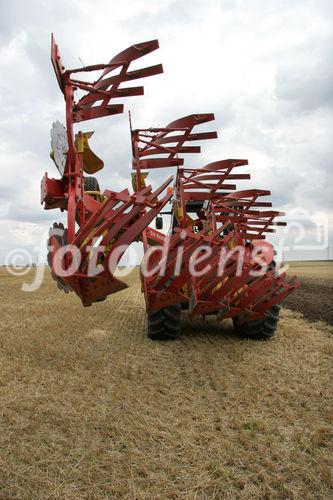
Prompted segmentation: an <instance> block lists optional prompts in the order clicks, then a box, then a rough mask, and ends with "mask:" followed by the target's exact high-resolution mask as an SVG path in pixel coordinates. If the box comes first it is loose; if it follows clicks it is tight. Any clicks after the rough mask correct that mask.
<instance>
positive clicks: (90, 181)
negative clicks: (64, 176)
mask: <svg viewBox="0 0 333 500" xmlns="http://www.w3.org/2000/svg"><path fill="white" fill-rule="evenodd" d="M83 180H84V191H100V188H99V184H98V180H97V179H96V177H84V179H83Z"/></svg>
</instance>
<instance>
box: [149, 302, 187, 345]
mask: <svg viewBox="0 0 333 500" xmlns="http://www.w3.org/2000/svg"><path fill="white" fill-rule="evenodd" d="M180 315H181V307H180V304H177V305H175V306H168V307H164V308H163V309H160V310H159V311H156V312H154V313H152V314H148V333H147V336H148V338H149V339H150V340H174V339H177V338H178V337H179V336H180V331H181V326H180Z"/></svg>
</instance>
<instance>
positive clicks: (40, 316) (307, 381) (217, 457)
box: [0, 270, 333, 499]
mask: <svg viewBox="0 0 333 500" xmlns="http://www.w3.org/2000/svg"><path fill="white" fill-rule="evenodd" d="M130 281H131V282H132V285H133V286H131V288H129V289H128V290H125V291H123V292H120V293H118V294H116V295H114V296H112V297H110V298H109V299H108V300H107V301H105V302H101V303H99V304H96V305H94V306H93V307H91V308H87V309H84V308H82V307H81V305H80V304H79V301H78V299H77V298H76V297H74V295H70V296H65V295H64V294H63V293H61V292H58V291H57V290H56V286H55V284H54V282H52V281H51V279H50V278H49V277H48V278H47V280H46V282H45V284H44V286H43V288H42V289H41V290H39V291H38V292H36V293H33V294H28V293H23V292H21V291H20V290H19V284H20V282H21V280H20V279H18V278H13V277H10V276H8V275H7V274H6V271H5V270H0V287H1V288H0V296H1V301H2V320H1V335H0V350H1V357H0V363H1V366H0V368H1V385H0V397H1V428H0V440H1V461H0V498H5V499H7V498H29V499H30V498H40V499H46V498H52V499H53V498H61V499H63V498H66V499H78V498H87V499H103V498H128V499H166V498H170V499H175V498H184V499H195V498H196V499H204V498H209V499H210V498H216V499H220V498H232V499H234V498H279V499H280V498H282V499H283V498H285V499H290V498H299V499H304V498H311V499H312V498H329V497H330V495H331V494H332V488H333V481H332V476H331V470H332V469H331V467H332V456H331V444H332V427H331V423H332V420H331V417H332V415H331V414H330V411H331V407H330V396H331V394H329V391H330V387H331V382H332V378H331V377H332V353H333V341H332V336H331V335H330V333H332V328H330V327H328V326H326V325H325V324H324V323H312V324H310V323H307V322H306V321H304V320H303V319H302V318H301V317H300V315H297V313H291V312H290V311H288V310H284V312H283V315H282V321H281V323H280V330H279V333H278V336H277V338H276V339H275V340H273V341H272V342H267V343H257V342H250V341H241V340H239V339H238V338H236V337H235V336H233V334H232V330H231V329H230V327H229V326H228V325H224V326H221V325H217V324H216V323H215V321H213V320H209V321H206V322H203V321H201V320H196V321H194V322H191V323H190V322H188V321H187V320H186V319H184V334H183V337H182V338H181V340H178V341H176V342H173V343H166V342H163V343H152V342H150V341H148V340H147V339H146V337H145V313H144V303H143V298H142V295H141V293H140V290H139V287H138V284H137V276H136V274H135V273H134V274H133V275H132V276H131V277H130Z"/></svg>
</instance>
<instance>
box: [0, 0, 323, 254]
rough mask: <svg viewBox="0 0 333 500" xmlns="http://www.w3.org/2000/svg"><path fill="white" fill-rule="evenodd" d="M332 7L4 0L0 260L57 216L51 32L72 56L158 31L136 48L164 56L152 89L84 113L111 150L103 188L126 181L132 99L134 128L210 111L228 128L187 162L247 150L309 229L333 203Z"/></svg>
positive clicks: (71, 62)
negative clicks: (50, 207)
mask: <svg viewBox="0 0 333 500" xmlns="http://www.w3.org/2000/svg"><path fill="white" fill-rule="evenodd" d="M332 14H333V2H332V1H331V0H326V1H324V0H317V1H315V0H313V1H309V0H308V1H307V0H293V1H290V0H289V1H285V0H279V1H278V0H275V1H272V0H248V1H245V0H243V1H241V0H239V1H237V0H235V1H234V0H220V1H219V0H206V1H204V0H198V1H182V0H178V1H169V0H164V1H163V2H162V1H152V0H151V1H149V2H147V1H140V0H135V1H132V0H121V1H115V0H101V1H100V0H97V1H95V2H91V1H87V0H67V1H65V0H57V1H52V0H48V1H46V0H30V1H29V2H25V1H19V0H11V1H10V2H8V1H4V0H0V74H1V80H0V110H1V112H0V165H1V177H0V185H1V198H0V219H1V220H0V263H2V262H3V261H4V259H5V255H6V254H7V253H8V252H9V251H10V250H11V249H13V248H15V247H17V246H19V247H22V248H25V249H27V250H28V251H29V252H34V251H33V247H34V245H37V244H38V242H39V239H40V237H41V234H42V233H43V232H44V231H45V229H46V228H48V227H49V225H50V223H51V222H52V221H57V220H61V217H60V215H59V212H58V211H49V212H45V211H44V210H43V208H42V207H41V205H40V180H41V177H42V176H43V174H44V172H45V171H48V173H49V176H54V177H56V176H57V171H56V169H55V167H54V165H53V163H52V161H51V160H50V158H49V152H50V135H49V131H50V127H51V124H52V121H54V120H60V121H62V122H64V101H63V98H62V94H61V93H60V91H59V88H58V85H57V82H56V79H55V77H54V74H53V70H52V67H51V63H50V54H49V52H50V33H51V32H52V31H53V32H54V34H55V36H56V39H57V42H58V44H59V47H60V51H61V54H62V59H63V62H64V63H65V65H66V67H79V66H80V65H81V63H80V61H79V58H81V60H82V61H83V63H84V64H85V65H88V64H95V63H100V62H108V61H109V60H110V59H111V57H113V56H114V55H115V54H117V53H118V52H120V51H121V50H123V49H124V48H126V47H128V46H130V45H133V44H135V43H137V42H143V41H146V40H151V39H154V38H158V40H159V42H160V49H159V50H158V51H156V52H153V53H152V54H150V55H149V56H147V57H145V58H143V59H141V61H140V66H141V67H143V66H148V65H151V64H157V63H162V64H163V66H164V74H162V75H158V76H154V77H151V78H148V79H144V80H141V81H142V83H143V84H144V85H145V96H143V97H134V98H133V97H132V98H127V99H124V100H123V101H121V102H124V104H125V113H124V114H123V115H117V116H115V117H109V118H103V119H100V120H97V121H91V122H84V123H83V124H81V125H80V129H82V130H95V131H96V133H95V135H94V137H93V138H92V140H91V146H92V148H93V150H94V151H95V152H96V153H97V154H98V155H99V156H101V157H102V158H103V160H104V161H105V168H104V171H103V173H102V174H101V175H100V176H99V178H100V180H101V185H102V187H103V188H111V189H121V188H123V187H126V186H128V185H129V178H130V160H131V158H130V140H129V132H128V120H127V110H128V109H131V111H132V116H133V120H134V126H136V127H149V126H164V125H166V124H167V123H168V122H170V121H172V120H174V119H176V118H178V117H181V116H184V115H188V114H191V113H209V112H214V113H215V116H216V121H215V123H214V122H213V123H211V124H209V125H210V126H209V127H206V129H207V130H208V129H210V130H214V129H216V130H217V131H218V134H219V139H218V140H214V141H206V143H203V144H202V146H203V147H202V154H201V155H200V157H199V156H197V157H196V158H190V159H189V162H188V163H187V165H188V166H193V165H194V166H200V165H204V164H206V163H208V162H211V161H215V160H220V159H224V158H247V159H248V160H249V167H248V170H246V169H244V172H245V171H249V172H251V174H252V181H251V186H253V187H257V188H268V189H271V190H272V195H273V196H272V198H273V202H274V206H276V208H279V209H282V210H285V211H288V212H289V213H293V212H294V211H295V210H306V211H307V214H306V218H307V221H306V228H307V234H306V239H307V241H310V240H311V239H312V238H313V235H314V223H313V221H314V220H316V218H318V217H320V216H324V217H326V216H330V217H331V215H332V198H333V197H332V167H333V165H332V163H333V159H332V158H333V146H332V131H333V118H332V105H333V65H332V54H333V38H332V31H333V29H332V26H333V22H332V21H333V15H332ZM140 84H141V82H140V83H139V85H140ZM245 186H246V184H245V183H243V184H240V185H239V188H243V187H245ZM330 220H331V222H330V223H331V225H332V217H331V219H330ZM33 260H36V254H34V259H33Z"/></svg>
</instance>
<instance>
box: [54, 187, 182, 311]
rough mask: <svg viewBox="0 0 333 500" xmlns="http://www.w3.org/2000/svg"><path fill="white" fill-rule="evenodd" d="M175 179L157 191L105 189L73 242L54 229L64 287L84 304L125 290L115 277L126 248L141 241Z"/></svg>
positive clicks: (56, 265) (56, 268)
mask: <svg viewBox="0 0 333 500" xmlns="http://www.w3.org/2000/svg"><path fill="white" fill-rule="evenodd" d="M171 180H172V178H169V179H168V180H167V181H165V182H164V183H163V184H162V185H161V186H160V187H159V188H158V189H157V190H155V191H152V190H151V186H148V187H146V188H144V189H143V190H141V191H139V192H137V193H136V194H134V195H130V194H129V193H128V191H127V190H124V191H122V192H119V193H118V192H114V191H105V192H104V197H105V199H104V201H103V202H102V203H98V204H97V206H98V209H96V211H95V213H93V214H92V215H91V216H90V218H88V220H87V223H86V224H85V225H83V226H82V227H81V228H80V230H79V231H78V232H77V234H76V235H75V238H74V241H73V244H72V245H70V246H67V241H66V238H65V237H61V236H60V237H59V233H61V230H59V228H58V227H57V228H52V230H51V234H50V239H49V262H50V263H51V267H52V275H53V277H54V278H55V279H56V280H57V282H58V284H59V286H60V288H62V289H65V290H66V291H69V290H73V291H74V292H75V293H76V294H77V295H78V296H79V297H80V298H81V300H82V302H83V305H85V306H89V305H91V304H92V302H95V301H99V300H102V299H104V298H105V297H106V296H107V295H109V294H111V293H115V292H117V291H119V290H122V289H124V288H126V286H127V285H126V284H125V283H123V282H122V281H120V280H118V279H117V278H116V277H115V276H114V274H115V273H116V270H117V265H118V264H119V261H120V259H121V257H122V256H123V254H124V252H125V251H126V250H127V248H128V246H129V245H130V244H131V243H132V242H133V241H137V240H138V239H139V237H140V235H141V233H142V231H143V230H144V229H145V228H146V227H147V226H148V225H149V224H150V223H151V221H152V220H153V219H154V218H155V217H156V215H157V214H158V213H159V211H160V210H162V208H163V207H164V206H165V204H166V203H167V202H168V201H169V199H170V197H171V193H167V194H166V195H165V196H164V197H162V198H161V199H158V196H159V195H160V194H161V193H162V192H163V191H164V190H165V189H166V187H167V186H168V185H169V184H170V182H171Z"/></svg>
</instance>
